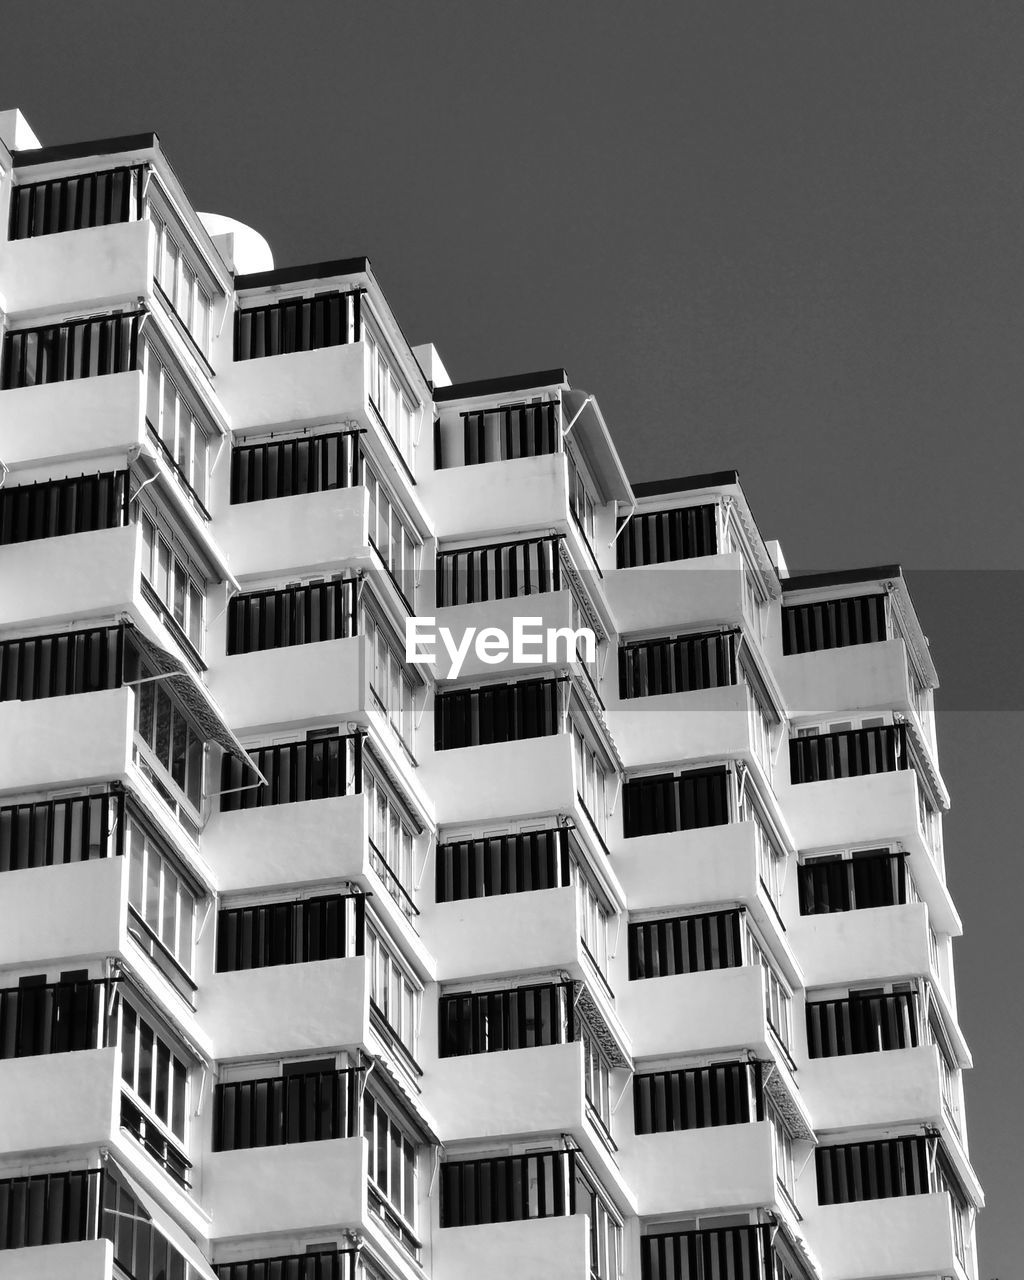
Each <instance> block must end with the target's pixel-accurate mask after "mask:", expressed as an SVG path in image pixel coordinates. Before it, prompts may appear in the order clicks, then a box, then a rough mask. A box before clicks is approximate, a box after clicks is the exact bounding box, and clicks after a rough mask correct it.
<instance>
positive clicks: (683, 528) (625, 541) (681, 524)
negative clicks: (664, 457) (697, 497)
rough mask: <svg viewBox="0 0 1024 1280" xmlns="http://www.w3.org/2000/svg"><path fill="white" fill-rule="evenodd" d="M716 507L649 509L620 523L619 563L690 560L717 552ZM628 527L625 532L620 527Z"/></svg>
mask: <svg viewBox="0 0 1024 1280" xmlns="http://www.w3.org/2000/svg"><path fill="white" fill-rule="evenodd" d="M716 510H717V507H716V506H715V504H714V503H709V504H708V505H706V506H703V507H677V508H676V509H674V510H672V511H647V512H644V513H643V514H642V515H633V516H628V517H627V518H626V519H625V520H623V521H620V522H619V530H620V534H619V537H618V538H617V540H616V543H615V547H616V565H617V567H618V568H620V569H630V568H632V567H633V566H634V565H644V564H664V563H665V562H666V561H667V560H690V559H693V558H694V557H696V556H713V555H715V554H717V552H718V532H717V526H716V520H715V513H716ZM623 525H625V526H626V531H625V533H622V532H621V530H622V528H623Z"/></svg>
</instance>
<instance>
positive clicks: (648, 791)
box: [622, 767, 730, 839]
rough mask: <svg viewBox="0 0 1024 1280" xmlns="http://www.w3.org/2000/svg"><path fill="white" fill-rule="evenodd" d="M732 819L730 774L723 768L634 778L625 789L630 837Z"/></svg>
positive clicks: (624, 816) (625, 821)
mask: <svg viewBox="0 0 1024 1280" xmlns="http://www.w3.org/2000/svg"><path fill="white" fill-rule="evenodd" d="M729 818H730V805H729V774H728V771H727V770H726V769H724V768H721V767H718V768H713V769H688V770H686V771H685V772H684V773H677V774H672V773H662V774H657V775H656V776H654V777H641V778H630V779H629V780H628V781H627V782H626V783H624V785H623V788H622V824H623V834H624V835H625V837H626V838H627V839H629V838H631V837H633V836H650V835H658V834H659V833H661V832H666V831H690V830H694V829H696V828H698V827H714V826H720V825H721V824H722V823H725V822H728V821H729Z"/></svg>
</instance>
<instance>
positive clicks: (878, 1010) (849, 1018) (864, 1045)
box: [807, 991, 920, 1058]
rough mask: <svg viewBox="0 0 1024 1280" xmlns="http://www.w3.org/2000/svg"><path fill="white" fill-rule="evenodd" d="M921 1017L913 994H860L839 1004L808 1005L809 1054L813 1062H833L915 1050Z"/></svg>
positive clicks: (817, 1003)
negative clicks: (893, 1050) (858, 1054)
mask: <svg viewBox="0 0 1024 1280" xmlns="http://www.w3.org/2000/svg"><path fill="white" fill-rule="evenodd" d="M919 1024H920V1017H919V1013H918V1005H917V996H916V994H915V993H914V992H913V991H894V992H890V993H888V994H883V995H866V994H865V995H861V994H858V993H857V992H853V993H851V994H850V995H849V996H846V997H845V998H842V999H839V1000H813V1001H809V1002H808V1004H807V1050H808V1054H809V1056H810V1057H812V1058H834V1057H841V1056H844V1055H846V1054H854V1053H877V1052H879V1051H881V1050H888V1049H913V1048H916V1047H917V1045H918V1043H919V1042H920V1025H919Z"/></svg>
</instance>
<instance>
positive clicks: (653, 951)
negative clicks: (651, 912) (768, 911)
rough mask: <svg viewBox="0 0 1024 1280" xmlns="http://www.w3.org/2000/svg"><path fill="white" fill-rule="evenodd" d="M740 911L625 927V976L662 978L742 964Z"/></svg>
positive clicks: (705, 913) (707, 913)
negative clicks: (626, 970)
mask: <svg viewBox="0 0 1024 1280" xmlns="http://www.w3.org/2000/svg"><path fill="white" fill-rule="evenodd" d="M743 933H744V928H743V912H742V911H739V910H731V911H709V912H704V913H702V914H701V915H692V916H675V917H673V918H671V919H667V920H644V921H638V922H636V923H633V924H631V925H630V926H629V977H630V981H635V980H637V979H640V978H664V977H669V976H671V975H673V974H679V973H704V972H706V971H707V970H709V969H731V968H735V967H737V966H739V965H742V964H743Z"/></svg>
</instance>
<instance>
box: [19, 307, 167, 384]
mask: <svg viewBox="0 0 1024 1280" xmlns="http://www.w3.org/2000/svg"><path fill="white" fill-rule="evenodd" d="M141 319H142V313H141V312H138V311H136V312H126V313H124V314H121V315H114V316H96V317H91V318H89V319H85V320H67V321H65V322H64V323H63V324H51V325H42V326H40V327H39V328H35V329H14V330H12V331H11V332H10V333H8V334H7V335H6V336H5V337H4V344H3V368H2V373H0V388H2V389H3V390H4V391H8V390H11V389H12V388H14V387H35V386H41V385H42V384H43V383H46V382H68V381H71V380H72V379H75V378H91V377H97V376H98V375H101V374H106V373H126V372H128V371H129V370H132V369H138V368H139V364H140V359H139V357H140V351H141V348H140V345H139V332H140V322H141Z"/></svg>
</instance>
